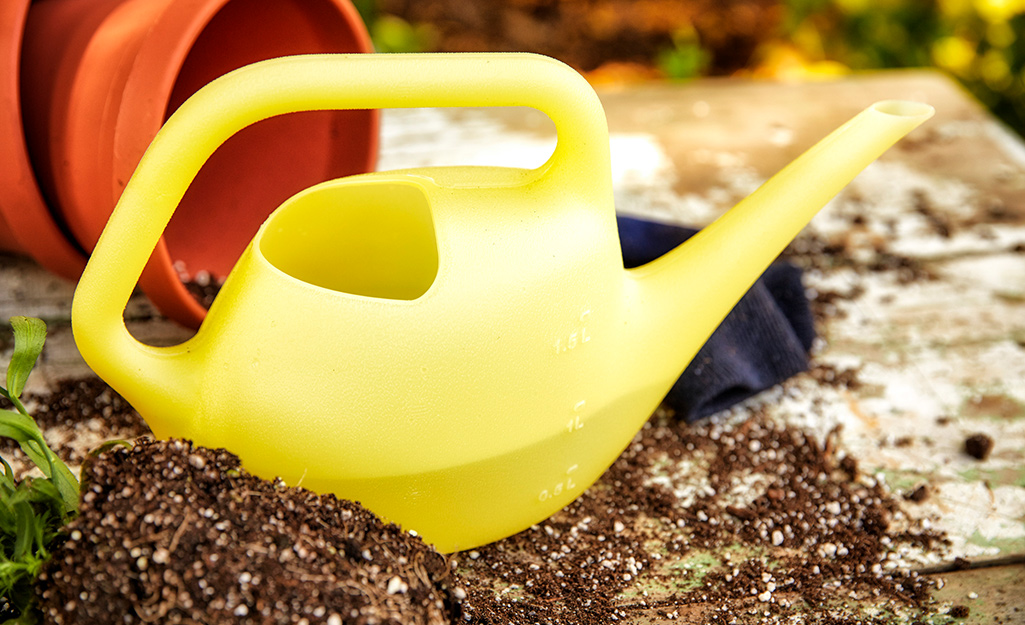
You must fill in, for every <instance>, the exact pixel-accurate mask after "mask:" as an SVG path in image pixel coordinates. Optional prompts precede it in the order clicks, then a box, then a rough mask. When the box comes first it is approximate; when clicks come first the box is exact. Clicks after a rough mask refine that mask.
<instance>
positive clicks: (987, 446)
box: [964, 434, 993, 460]
mask: <svg viewBox="0 0 1025 625" xmlns="http://www.w3.org/2000/svg"><path fill="white" fill-rule="evenodd" d="M964 451H965V453H966V454H968V455H969V456H971V457H972V458H975V459H977V460H985V459H986V458H988V457H989V452H991V451H993V439H992V438H990V437H989V436H988V435H986V434H972V435H971V436H969V437H968V438H966V439H965V442H964Z"/></svg>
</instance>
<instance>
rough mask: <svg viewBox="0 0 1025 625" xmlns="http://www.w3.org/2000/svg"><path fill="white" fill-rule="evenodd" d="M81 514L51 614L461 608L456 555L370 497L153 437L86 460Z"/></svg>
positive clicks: (414, 612) (417, 619)
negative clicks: (265, 472)
mask: <svg viewBox="0 0 1025 625" xmlns="http://www.w3.org/2000/svg"><path fill="white" fill-rule="evenodd" d="M82 473H83V489H82V492H83V496H82V507H81V513H80V516H79V517H78V518H77V519H75V520H74V521H73V522H71V523H70V524H69V525H68V527H67V534H68V538H67V541H66V542H65V543H64V545H63V546H61V547H60V548H59V549H58V550H56V551H55V553H54V554H53V558H52V559H51V560H50V561H49V562H48V563H47V565H46V567H45V568H44V571H43V573H42V575H41V577H40V578H39V582H38V587H37V590H38V596H39V600H40V606H41V609H42V611H43V614H44V617H45V619H46V622H48V623H55V624H58V625H61V624H68V625H70V624H73V623H82V624H87V623H88V624H90V625H100V624H103V623H124V624H130V623H152V622H160V623H211V624H212V623H328V624H330V625H341V624H342V623H352V624H368V625H369V624H371V623H403V624H406V623H408V624H432V623H449V622H452V621H453V620H457V619H458V618H459V616H460V613H459V597H460V596H462V593H463V591H462V590H460V589H459V587H458V586H456V585H455V578H454V576H453V574H452V571H451V568H450V566H449V563H448V562H447V561H446V559H445V558H444V557H442V556H441V555H439V554H438V553H437V552H436V551H434V550H433V549H431V548H430V547H428V546H426V545H425V544H424V543H423V541H421V540H420V539H419V538H417V537H415V536H412V535H410V534H409V533H407V532H404V531H402V530H401V529H400V528H399V527H397V526H395V525H391V524H385V523H382V522H381V520H380V519H378V518H377V517H376V516H375V515H373V514H372V513H370V512H368V511H367V510H366V509H364V508H362V507H361V506H359V505H357V504H354V503H351V502H348V501H340V500H338V499H336V498H335V497H333V496H331V495H322V496H318V495H315V494H313V493H311V492H309V491H307V490H305V489H301V488H288V487H286V486H284V485H283V484H281V483H272V482H268V481H265V480H261V479H259V478H256V477H254V476H252V475H250V474H248V473H247V472H246V471H245V470H244V469H242V468H241V466H240V465H239V460H238V458H237V457H236V456H234V455H233V454H230V453H228V452H226V451H224V450H210V449H205V448H202V447H194V446H193V445H191V444H190V443H189V442H187V441H181V440H171V441H153V440H150V439H143V440H141V441H139V442H138V443H136V444H135V445H134V446H133V447H132V448H131V449H128V448H125V447H116V448H113V449H110V450H108V451H106V452H104V453H102V454H101V455H100V456H99V457H98V458H96V459H95V460H94V461H91V462H87V463H86V465H85V466H84V467H83V471H82Z"/></svg>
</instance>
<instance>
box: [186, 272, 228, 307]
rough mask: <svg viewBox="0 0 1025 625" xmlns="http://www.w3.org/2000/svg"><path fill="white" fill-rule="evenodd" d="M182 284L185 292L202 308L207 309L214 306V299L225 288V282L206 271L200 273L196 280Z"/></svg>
mask: <svg viewBox="0 0 1025 625" xmlns="http://www.w3.org/2000/svg"><path fill="white" fill-rule="evenodd" d="M182 283H183V284H184V285H185V290H186V291H188V292H189V294H190V295H192V297H193V298H194V299H195V300H196V301H197V302H199V305H200V306H202V307H203V308H206V309H209V308H210V306H212V305H213V303H214V298H216V297H217V294H218V293H219V292H220V291H221V287H222V286H224V281H223V280H221V279H219V278H217V277H215V276H212V275H210V274H209V273H206V272H205V271H201V272H199V273H198V274H197V275H196V276H195V277H194V278H191V279H183V280H182Z"/></svg>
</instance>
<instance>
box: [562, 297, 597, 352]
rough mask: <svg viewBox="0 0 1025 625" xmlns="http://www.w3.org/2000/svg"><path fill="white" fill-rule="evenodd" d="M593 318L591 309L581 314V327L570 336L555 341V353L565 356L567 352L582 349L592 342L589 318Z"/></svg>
mask: <svg viewBox="0 0 1025 625" xmlns="http://www.w3.org/2000/svg"><path fill="white" fill-rule="evenodd" d="M590 316H591V309H590V308H588V309H586V310H584V311H583V312H582V313H580V321H579V323H580V325H579V326H577V327H576V328H574V329H573V331H571V332H570V333H569V334H568V335H564V336H560V337H559V338H557V339H555V353H556V354H565V353H566V352H568V351H570V350H573V349H576V348H577V347H580V346H581V345H583V344H584V343H590V342H591V335H590V333H589V332H588V331H587V325H586V324H587V318H588V317H590Z"/></svg>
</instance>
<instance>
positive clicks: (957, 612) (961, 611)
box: [947, 605, 971, 618]
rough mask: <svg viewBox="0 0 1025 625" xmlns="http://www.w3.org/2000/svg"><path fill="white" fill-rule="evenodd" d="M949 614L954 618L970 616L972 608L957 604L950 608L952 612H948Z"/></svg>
mask: <svg viewBox="0 0 1025 625" xmlns="http://www.w3.org/2000/svg"><path fill="white" fill-rule="evenodd" d="M947 614H949V615H950V616H953V617H954V618H968V615H969V614H971V610H969V609H968V606H966V605H955V606H954V607H952V608H950V612H947Z"/></svg>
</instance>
